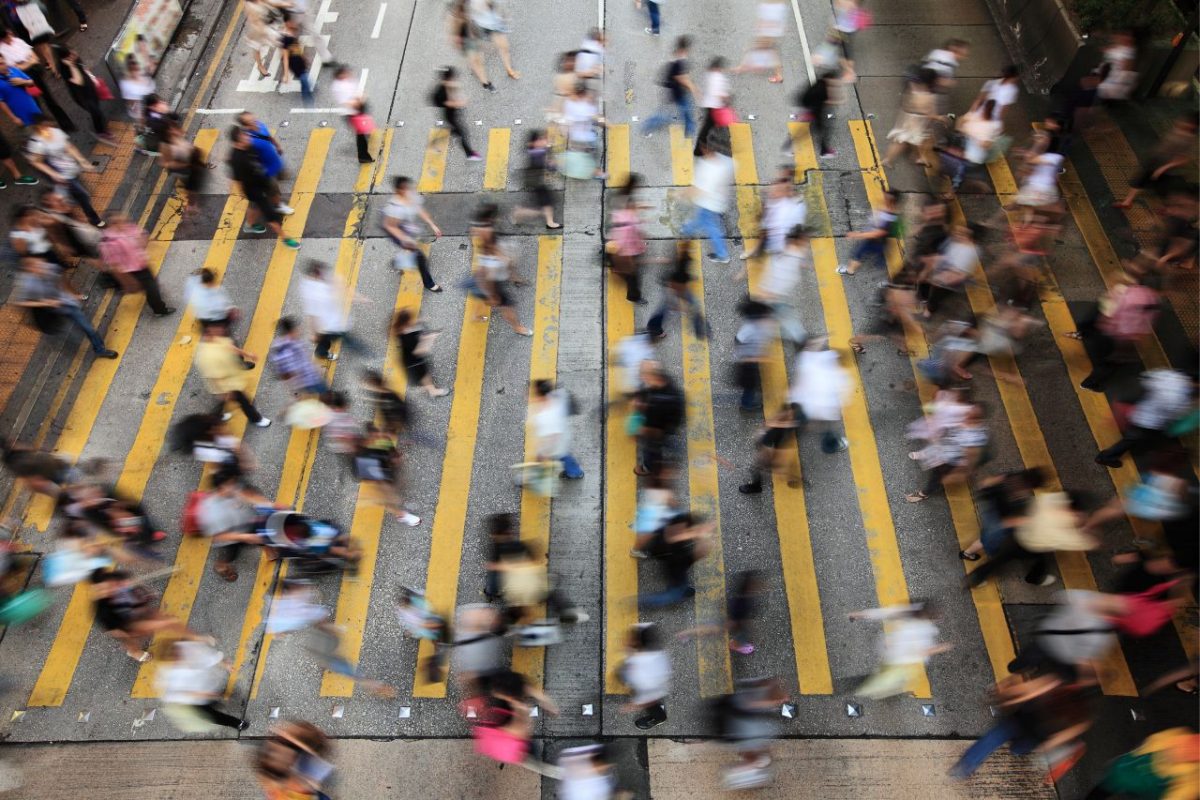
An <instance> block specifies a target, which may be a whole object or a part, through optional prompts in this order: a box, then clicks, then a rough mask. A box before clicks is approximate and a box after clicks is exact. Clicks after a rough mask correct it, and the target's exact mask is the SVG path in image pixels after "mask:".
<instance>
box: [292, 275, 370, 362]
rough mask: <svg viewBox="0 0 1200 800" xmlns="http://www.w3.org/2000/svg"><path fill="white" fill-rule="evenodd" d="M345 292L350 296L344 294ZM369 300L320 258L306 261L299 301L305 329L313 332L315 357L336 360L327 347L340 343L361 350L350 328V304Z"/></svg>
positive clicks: (349, 348) (360, 345)
mask: <svg viewBox="0 0 1200 800" xmlns="http://www.w3.org/2000/svg"><path fill="white" fill-rule="evenodd" d="M347 292H349V293H350V297H347V296H346V295H347ZM355 302H369V301H367V300H366V298H363V297H361V296H359V295H358V294H357V293H356V292H354V290H353V289H351V288H349V287H347V286H346V284H345V283H344V282H343V281H342V279H341V278H340V277H339V276H338V275H336V274H335V273H334V272H333V271H332V270H330V269H329V267H328V266H327V265H325V264H322V263H321V262H320V261H316V260H312V261H309V262H308V264H307V265H305V267H304V275H303V277H302V278H301V279H300V304H301V306H302V307H303V309H304V316H305V317H306V318H307V319H308V326H309V329H310V330H311V331H312V332H313V334H314V335H315V336H316V341H317V348H316V352H315V353H314V354H313V355H315V356H316V357H317V358H320V359H327V360H329V361H336V360H337V357H338V354H337V353H334V352H332V350H331V348H332V347H333V346H334V345H335V344H338V343H340V344H341V346H342V347H344V348H346V349H347V350H349V351H350V352H353V353H359V354H361V353H364V352H365V347H364V346H363V344H362V343H361V342H360V341H359V340H358V338H357V337H356V336H354V335H353V334H352V333H351V332H350V306H351V304H353V303H355Z"/></svg>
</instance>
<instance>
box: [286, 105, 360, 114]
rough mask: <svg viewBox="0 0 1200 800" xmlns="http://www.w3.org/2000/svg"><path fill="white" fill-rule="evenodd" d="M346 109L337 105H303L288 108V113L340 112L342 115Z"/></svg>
mask: <svg viewBox="0 0 1200 800" xmlns="http://www.w3.org/2000/svg"><path fill="white" fill-rule="evenodd" d="M345 111H346V109H344V108H340V107H336V106H334V107H330V108H307V107H304V106H301V107H298V108H291V109H288V113H290V114H338V115H341V114H344V113H345Z"/></svg>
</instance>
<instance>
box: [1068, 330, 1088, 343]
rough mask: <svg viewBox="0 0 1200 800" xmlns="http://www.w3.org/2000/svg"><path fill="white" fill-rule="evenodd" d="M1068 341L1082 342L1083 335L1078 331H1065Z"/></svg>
mask: <svg viewBox="0 0 1200 800" xmlns="http://www.w3.org/2000/svg"><path fill="white" fill-rule="evenodd" d="M1064 335H1065V336H1066V337H1067V338H1068V339H1074V340H1075V341H1077V342H1081V341H1083V334H1082V333H1080V332H1079V331H1067V332H1066V333H1065V334H1064Z"/></svg>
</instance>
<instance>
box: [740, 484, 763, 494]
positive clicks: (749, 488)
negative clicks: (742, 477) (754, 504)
mask: <svg viewBox="0 0 1200 800" xmlns="http://www.w3.org/2000/svg"><path fill="white" fill-rule="evenodd" d="M738 491H739V492H741V493H742V494H762V484H761V483H754V482H753V481H751V482H750V483H743V484H742V485H741V486H739V487H738Z"/></svg>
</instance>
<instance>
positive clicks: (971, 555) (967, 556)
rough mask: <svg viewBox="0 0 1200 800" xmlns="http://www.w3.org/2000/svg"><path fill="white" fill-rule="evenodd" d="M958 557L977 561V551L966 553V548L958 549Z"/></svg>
mask: <svg viewBox="0 0 1200 800" xmlns="http://www.w3.org/2000/svg"><path fill="white" fill-rule="evenodd" d="M958 557H959V558H961V559H962V560H963V561H978V560H979V553H968V552H967V551H966V550H959V551H958Z"/></svg>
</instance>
